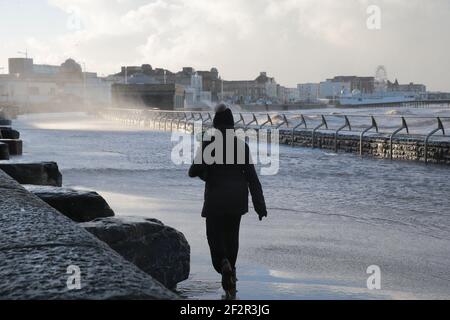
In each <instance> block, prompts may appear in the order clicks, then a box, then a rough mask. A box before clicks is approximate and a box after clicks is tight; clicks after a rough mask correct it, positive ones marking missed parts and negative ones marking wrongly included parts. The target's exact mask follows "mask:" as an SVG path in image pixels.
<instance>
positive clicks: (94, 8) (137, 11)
mask: <svg viewBox="0 0 450 320" xmlns="http://www.w3.org/2000/svg"><path fill="white" fill-rule="evenodd" d="M370 5H377V6H378V7H379V8H380V10H381V29H379V30H370V29H369V28H367V25H366V22H367V19H368V16H369V15H368V13H367V12H366V9H367V8H368V6H370ZM0 10H1V11H2V13H3V15H2V21H1V22H0V26H1V29H2V30H7V32H3V33H2V36H1V40H2V41H1V43H0V49H1V50H0V68H3V69H0V73H4V72H7V59H8V58H9V57H18V56H23V54H22V53H20V54H19V53H18V52H19V51H21V52H23V51H25V50H28V54H29V56H30V57H32V58H34V59H35V61H36V62H37V63H42V64H45V63H48V64H61V63H62V62H63V61H65V60H66V59H67V58H69V57H71V58H74V59H75V60H77V61H78V62H82V63H83V64H85V65H86V67H87V70H88V71H95V72H98V73H99V74H100V75H102V74H103V75H108V74H113V73H117V72H118V71H120V69H119V68H120V66H122V65H141V64H144V63H149V64H151V65H152V66H155V67H163V68H167V69H170V70H180V69H181V68H182V67H186V66H191V67H194V68H195V69H197V70H209V69H210V68H211V67H216V68H218V70H219V72H220V74H221V75H222V76H223V77H224V78H226V79H248V78H253V77H256V76H257V75H258V74H259V72H260V71H266V72H267V73H268V74H270V75H271V76H274V77H275V78H276V80H277V82H278V83H280V84H282V85H285V86H289V87H295V86H296V85H297V84H298V83H305V82H319V81H322V80H324V79H327V78H330V77H333V76H335V75H359V76H373V75H374V74H375V70H376V68H377V66H378V65H385V66H386V67H387V70H388V76H389V79H390V80H394V79H395V78H398V79H399V81H400V82H403V83H406V82H415V83H424V84H426V85H427V86H428V88H429V90H432V91H450V61H449V59H448V58H447V56H448V52H449V49H450V45H449V44H448V41H446V39H448V38H449V36H450V21H449V20H448V19H447V15H448V12H450V2H449V1H445V0H435V1H428V2H425V1H420V0H409V1H407V0H396V1H387V0H379V1H366V0H355V1H353V0H348V1H331V0H319V1H312V0H277V1H275V0H258V1H238V0H226V1H225V0H223V1H214V2H212V1H207V0H189V1H188V0H156V1H148V0H146V1H144V0H114V1H112V0H90V1H83V0H78V1H77V0H48V1H45V0H35V1H14V2H12V1H8V2H7V1H2V2H0ZM439 39H441V41H439Z"/></svg>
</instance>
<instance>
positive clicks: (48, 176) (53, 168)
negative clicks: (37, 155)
mask: <svg viewBox="0 0 450 320" xmlns="http://www.w3.org/2000/svg"><path fill="white" fill-rule="evenodd" d="M0 170H3V171H4V172H5V173H6V174H8V175H9V176H10V177H12V178H13V179H14V180H16V181H17V182H19V183H20V184H33V185H42V186H55V187H61V185H62V175H61V172H59V169H58V165H57V164H56V163H55V162H39V163H16V162H5V163H0Z"/></svg>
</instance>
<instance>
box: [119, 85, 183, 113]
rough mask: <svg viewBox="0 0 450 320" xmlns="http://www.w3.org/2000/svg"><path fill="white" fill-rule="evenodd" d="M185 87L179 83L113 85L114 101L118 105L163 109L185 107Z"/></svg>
mask: <svg viewBox="0 0 450 320" xmlns="http://www.w3.org/2000/svg"><path fill="white" fill-rule="evenodd" d="M184 100H185V89H184V88H183V87H182V86H181V85H177V84H122V83H115V84H113V85H112V101H113V104H114V106H116V107H151V108H156V109H162V110H176V109H183V108H184Z"/></svg>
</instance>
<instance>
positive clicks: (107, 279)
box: [0, 119, 190, 299]
mask: <svg viewBox="0 0 450 320" xmlns="http://www.w3.org/2000/svg"><path fill="white" fill-rule="evenodd" d="M10 125H11V122H10V121H9V120H1V119H0V130H1V131H0V133H1V136H0V138H2V139H0V160H5V159H8V158H9V155H10V154H12V155H14V154H19V152H18V151H17V150H15V149H14V146H15V145H14V144H11V143H9V142H8V140H17V139H18V138H19V137H20V134H19V133H18V132H17V131H15V130H12V129H11V128H10ZM20 154H21V141H20ZM14 180H15V181H14ZM20 184H22V185H23V186H21V185H20ZM113 216H114V212H113V210H112V209H111V208H110V206H109V205H108V203H107V202H106V201H105V199H103V198H102V197H101V196H100V195H99V194H98V193H97V192H95V191H87V190H76V189H69V188H64V187H62V174H61V172H60V171H59V168H58V165H57V164H56V163H55V162H42V163H24V162H22V161H21V160H20V162H15V161H0V279H2V281H1V282H0V299H175V298H177V295H176V294H174V293H172V292H171V291H170V290H169V289H168V288H170V289H174V288H175V287H176V285H177V283H179V282H181V281H183V280H185V279H187V278H188V277H189V269H190V247H189V244H188V242H187V241H186V238H185V237H184V235H183V234H182V233H180V232H178V231H177V230H175V229H173V228H171V227H168V226H165V225H164V224H163V223H162V222H160V221H157V220H154V219H144V218H133V217H120V218H113ZM94 236H95V237H94ZM74 270H75V272H79V276H80V281H81V282H80V283H81V287H80V288H76V289H73V288H71V287H70V286H69V285H68V283H69V282H68V279H69V278H68V277H69V276H68V274H70V273H71V272H74ZM77 270H78V271H77Z"/></svg>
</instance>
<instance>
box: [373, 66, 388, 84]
mask: <svg viewBox="0 0 450 320" xmlns="http://www.w3.org/2000/svg"><path fill="white" fill-rule="evenodd" d="M387 80H388V77H387V71H386V67H385V66H378V67H377V70H376V71H375V81H376V82H378V83H386V82H387Z"/></svg>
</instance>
